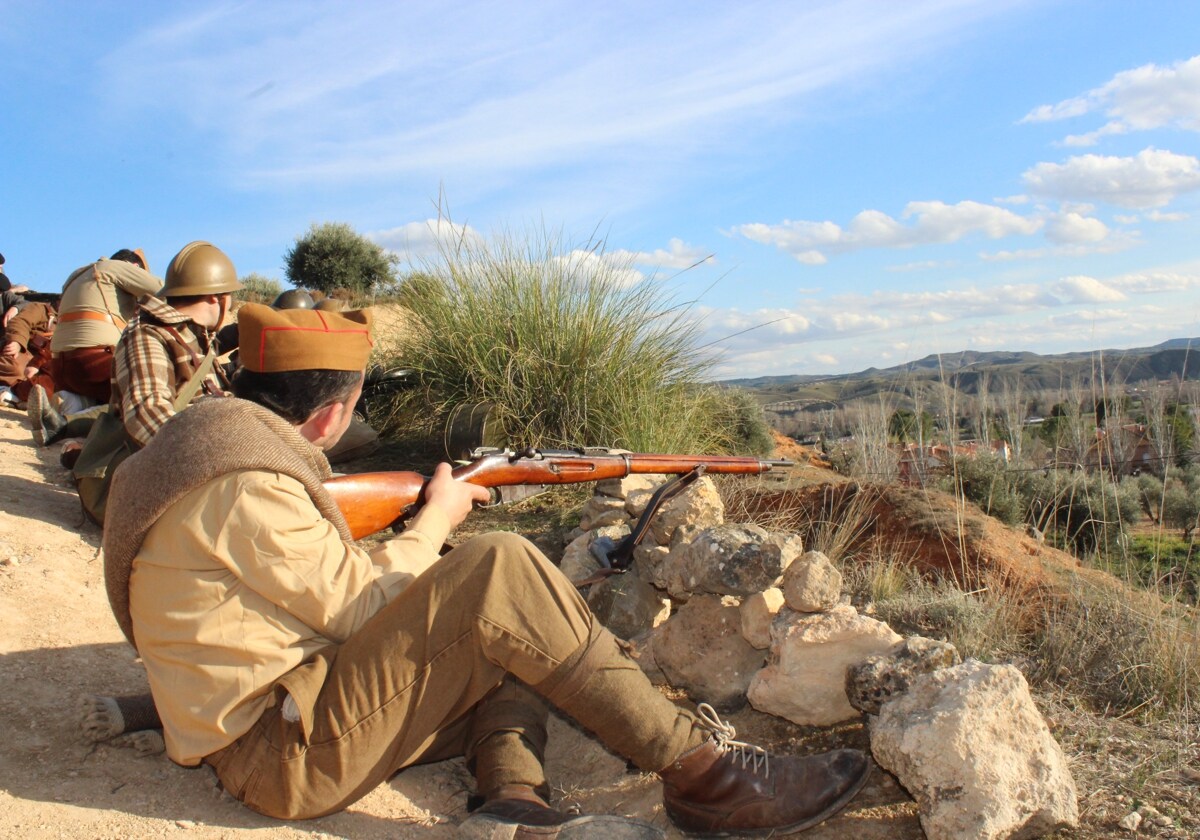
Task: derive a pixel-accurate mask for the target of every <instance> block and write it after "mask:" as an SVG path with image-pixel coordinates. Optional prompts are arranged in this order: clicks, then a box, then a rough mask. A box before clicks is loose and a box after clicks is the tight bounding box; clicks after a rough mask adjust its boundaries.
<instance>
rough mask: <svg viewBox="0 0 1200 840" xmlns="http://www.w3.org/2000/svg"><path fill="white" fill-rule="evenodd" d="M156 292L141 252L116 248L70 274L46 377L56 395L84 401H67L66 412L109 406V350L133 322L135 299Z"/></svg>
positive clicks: (159, 282)
mask: <svg viewBox="0 0 1200 840" xmlns="http://www.w3.org/2000/svg"><path fill="white" fill-rule="evenodd" d="M160 288H162V280H160V279H159V278H158V277H155V276H154V275H153V274H151V273H150V272H149V270H148V266H147V263H146V255H145V254H143V253H142V251H141V249H135V250H130V249H129V248H122V249H121V250H119V251H117V252H116V253H114V254H113V255H112V256H111V257H109V258H108V259H100V260H97V261H96V262H94V263H91V264H90V265H85V266H83V267H82V268H77V269H76V270H75V271H73V272H71V276H70V277H68V278H67V282H66V283H64V284H63V293H62V301H61V302H60V304H59V325H58V328H57V329H56V330H55V331H54V340H53V341H51V343H50V350H51V352H52V353H53V354H54V358H53V361H52V363H51V364H52V367H51V371H50V375H51V376H52V377H53V379H54V381H55V383H56V384H57V387H58V390H59V391H60V392H67V393H70V394H77V395H79V396H80V397H83V398H84V400H85V401H83V402H71V401H68V402H67V404H66V407H65V410H66V411H68V412H70V411H77V410H80V409H83V408H86V407H87V406H88V405H94V404H96V403H107V402H108V401H109V399H110V398H111V396H112V394H111V390H110V383H111V381H112V373H113V351H114V348H115V347H116V344H117V341H118V340H119V339H120V337H121V331H122V330H123V329H125V324H126V323H127V322H128V321H129V319H130V318H132V317H133V314H134V312H135V311H136V304H137V300H138V298H140V297H142V296H143V295H152V294H155V293H156V292H157V291H158V290H159V289H160Z"/></svg>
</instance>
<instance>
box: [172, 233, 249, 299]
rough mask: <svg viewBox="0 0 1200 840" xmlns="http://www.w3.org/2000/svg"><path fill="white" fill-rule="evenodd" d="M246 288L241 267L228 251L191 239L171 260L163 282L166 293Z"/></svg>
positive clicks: (183, 294) (178, 294)
mask: <svg viewBox="0 0 1200 840" xmlns="http://www.w3.org/2000/svg"><path fill="white" fill-rule="evenodd" d="M240 288H242V284H241V283H239V282H238V278H237V270H236V269H235V268H234V267H233V262H231V261H230V259H229V257H227V256H225V252H224V251H222V250H221V249H220V248H218V247H217V246H216V245H212V244H210V243H208V242H189V243H188V244H187V245H184V246H183V250H181V251H180V252H179V253H178V254H176V255H175V257H174V258H173V259H172V260H171V264H170V265H169V266H167V277H166V281H165V282H164V283H163V287H162V291H161V292H160V293H159V294H161V295H162V296H163V297H167V298H170V297H191V296H192V295H221V294H225V293H227V292H236V291H237V290H238V289H240Z"/></svg>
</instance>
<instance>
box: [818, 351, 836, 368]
mask: <svg viewBox="0 0 1200 840" xmlns="http://www.w3.org/2000/svg"><path fill="white" fill-rule="evenodd" d="M812 359H813V361H814V362H819V363H821V364H823V365H829V366H830V367H833V366H834V365H836V364H837V363H838V360H837V356H834V355H833V354H831V353H815V354H813V357H812Z"/></svg>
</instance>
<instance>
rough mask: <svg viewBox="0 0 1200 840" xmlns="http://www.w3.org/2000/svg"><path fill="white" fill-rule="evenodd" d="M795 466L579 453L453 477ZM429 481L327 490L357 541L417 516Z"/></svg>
mask: <svg viewBox="0 0 1200 840" xmlns="http://www.w3.org/2000/svg"><path fill="white" fill-rule="evenodd" d="M791 465H792V462H791V461H781V460H776V461H764V460H761V459H759V458H743V457H737V456H731V455H651V454H643V453H625V454H595V455H594V454H587V453H586V452H580V451H575V450H555V451H550V450H540V451H539V450H525V451H524V452H521V453H513V452H493V453H489V454H486V455H481V456H480V457H478V458H476V459H475V460H474V461H471V462H470V463H467V464H463V465H461V466H459V467H455V469H454V473H453V475H454V477H455V478H456V479H457V480H459V481H467V482H470V483H471V484H477V485H479V486H480V487H510V486H513V485H518V484H525V485H531V484H532V485H537V484H577V483H579V482H583V481H601V480H603V479H606V478H624V477H625V476H627V475H631V474H650V475H682V474H683V473H687V472H691V471H692V470H693V469H695V468H696V467H698V466H703V467H704V470H705V472H710V473H718V474H729V475H757V474H759V473H764V472H766V471H767V470H769V469H771V468H772V467H785V466H791ZM428 481H429V477H428V476H424V475H421V474H420V473H415V472H373V473H358V474H357V475H343V476H337V477H336V478H331V479H329V480H328V481H326V482H325V489H326V490H328V491H329V494H330V495H331V496H332V497H333V500H334V502H336V503H337V506H338V507H339V508H340V509H341V511H342V514H343V515H344V516H345V517H346V523H347V524H348V525H349V526H350V533H351V534H352V535H353V537H354V539H359V538H360V537H365V536H367V535H368V534H373V533H375V532H376V531H381V530H383V529H384V528H386V527H388V526H389V525H391V524H392V523H394V522H396V521H397V520H399V519H402V518H403V517H406V516H408V515H410V514H411V513H413V512H415V510H416V508H417V507H418V506H419V504H420V502H421V492H422V490H423V489H424V487H425V484H426V483H427V482H428Z"/></svg>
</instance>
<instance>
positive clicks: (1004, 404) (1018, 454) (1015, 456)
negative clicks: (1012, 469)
mask: <svg viewBox="0 0 1200 840" xmlns="http://www.w3.org/2000/svg"><path fill="white" fill-rule="evenodd" d="M998 412H999V416H1000V422H1001V424H1002V425H1003V427H1004V432H1005V435H1006V436H1007V438H1008V446H1009V451H1010V453H1011V461H1012V462H1013V463H1014V464H1020V463H1021V462H1022V457H1023V456H1024V443H1025V393H1024V390H1023V389H1022V383H1021V376H1020V374H1017V375H1016V376H1015V377H1013V378H1012V379H1009V378H1008V377H1005V378H1003V379H1001V380H1000V399H999V400H998Z"/></svg>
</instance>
